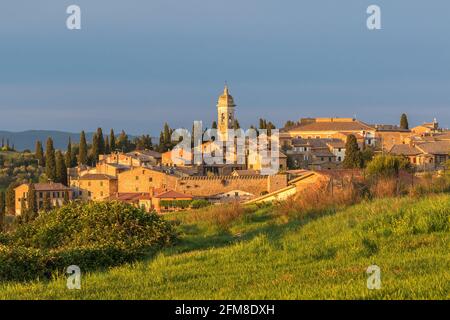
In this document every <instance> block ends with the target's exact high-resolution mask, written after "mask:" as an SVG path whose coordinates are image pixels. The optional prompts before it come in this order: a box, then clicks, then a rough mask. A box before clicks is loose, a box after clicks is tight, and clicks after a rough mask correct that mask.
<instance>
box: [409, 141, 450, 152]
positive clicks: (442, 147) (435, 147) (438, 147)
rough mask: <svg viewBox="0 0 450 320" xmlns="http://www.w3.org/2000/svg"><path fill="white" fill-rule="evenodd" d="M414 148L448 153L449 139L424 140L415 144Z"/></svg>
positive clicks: (449, 150) (449, 149)
mask: <svg viewBox="0 0 450 320" xmlns="http://www.w3.org/2000/svg"><path fill="white" fill-rule="evenodd" d="M416 148H417V149H419V150H420V151H422V152H424V153H429V154H449V153H450V141H435V142H425V143H420V144H417V145H416Z"/></svg>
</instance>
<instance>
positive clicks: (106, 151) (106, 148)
mask: <svg viewBox="0 0 450 320" xmlns="http://www.w3.org/2000/svg"><path fill="white" fill-rule="evenodd" d="M110 153H111V147H110V146H109V137H108V136H106V137H105V154H110Z"/></svg>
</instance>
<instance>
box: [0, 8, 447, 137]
mask: <svg viewBox="0 0 450 320" xmlns="http://www.w3.org/2000/svg"><path fill="white" fill-rule="evenodd" d="M112 2H113V3H112ZM70 4H77V5H79V6H80V7H81V9H82V30H79V31H69V30H67V29H66V26H65V20H66V18H67V16H68V15H67V14H66V13H65V11H66V8H67V6H69V5H70ZM370 4H377V5H379V6H380V7H381V10H382V28H383V29H382V30H379V31H369V30H367V28H366V18H367V14H366V8H367V7H368V6H369V5H370ZM449 16H450V2H449V1H448V0H433V1H423V0H420V1H419V0H395V1H392V0H390V1H386V0H371V1H366V0H345V1H336V0H308V1H299V0H281V1H275V0H227V1H223V0H222V1H216V0H183V1H181V0H177V1H175V0H150V1H149V0H127V1H106V0H96V1H88V0H71V1H62V0H40V1H31V0H27V1H25V0H15V1H8V3H2V4H1V5H0V49H1V50H0V111H1V112H0V130H12V131H20V130H26V129H57V130H66V131H80V130H81V129H84V130H88V131H91V130H94V129H95V128H97V127H98V126H101V127H103V128H104V129H108V128H110V127H114V128H115V129H116V130H120V129H125V130H127V131H128V132H130V133H133V134H139V133H144V132H145V133H152V134H157V133H158V132H159V130H160V129H161V127H162V124H163V122H164V121H168V122H169V123H170V125H171V126H172V127H183V126H190V123H191V121H193V120H204V121H205V122H206V123H207V124H210V123H211V121H212V120H214V118H215V115H216V109H215V105H216V100H217V96H218V95H219V94H220V92H221V91H222V88H223V84H224V82H225V81H228V84H229V86H230V91H231V94H232V95H234V97H235V100H236V103H237V105H238V107H237V117H238V118H239V120H240V122H241V124H242V125H245V126H249V125H251V124H256V123H257V119H258V118H259V117H264V118H267V119H270V120H273V121H274V122H276V123H277V124H278V125H280V124H282V123H284V122H285V121H286V120H289V119H292V120H297V119H299V118H300V117H310V116H354V115H356V116H357V118H359V119H362V120H364V121H366V122H369V123H396V122H398V119H399V116H400V114H401V113H402V112H407V113H408V115H409V118H410V122H411V123H412V124H417V123H420V122H423V121H430V120H432V119H433V118H434V117H437V118H438V120H439V121H440V123H441V124H442V125H443V126H444V127H450V111H449V110H450V37H449V34H450V19H449Z"/></svg>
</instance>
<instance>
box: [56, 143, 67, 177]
mask: <svg viewBox="0 0 450 320" xmlns="http://www.w3.org/2000/svg"><path fill="white" fill-rule="evenodd" d="M56 182H59V183H62V184H64V185H67V167H66V162H65V161H64V157H63V155H62V153H61V151H59V150H58V152H56Z"/></svg>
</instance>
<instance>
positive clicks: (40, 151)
mask: <svg viewBox="0 0 450 320" xmlns="http://www.w3.org/2000/svg"><path fill="white" fill-rule="evenodd" d="M35 157H36V159H37V161H38V165H39V166H41V167H44V166H45V158H44V150H43V149H42V143H41V142H40V141H39V140H37V141H36V148H35Z"/></svg>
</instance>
